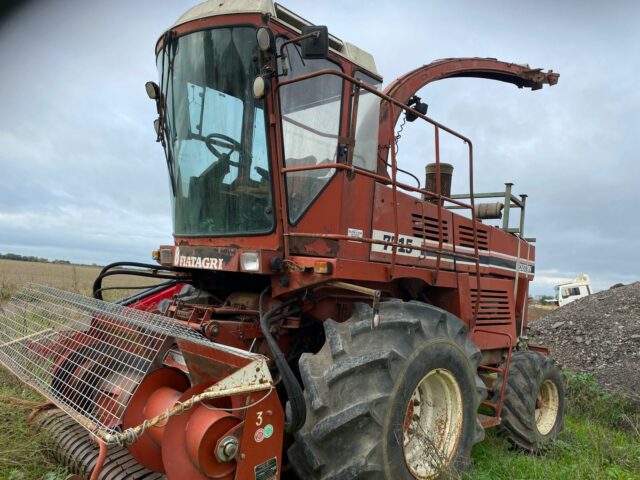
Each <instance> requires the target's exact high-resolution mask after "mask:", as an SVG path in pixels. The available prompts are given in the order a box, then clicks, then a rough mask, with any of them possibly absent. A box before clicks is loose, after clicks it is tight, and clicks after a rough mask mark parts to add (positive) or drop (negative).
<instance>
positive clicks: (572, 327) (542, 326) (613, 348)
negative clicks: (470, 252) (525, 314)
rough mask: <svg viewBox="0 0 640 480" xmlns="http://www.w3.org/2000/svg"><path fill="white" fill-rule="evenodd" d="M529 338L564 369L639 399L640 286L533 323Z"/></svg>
mask: <svg viewBox="0 0 640 480" xmlns="http://www.w3.org/2000/svg"><path fill="white" fill-rule="evenodd" d="M529 337H530V339H531V340H530V341H531V343H539V344H543V345H546V346H548V347H549V348H551V353H552V355H553V356H554V357H555V358H556V360H557V361H558V363H559V364H560V365H561V366H562V367H564V368H570V369H572V370H575V371H577V372H589V373H592V374H593V375H594V376H595V378H596V379H597V380H598V382H599V383H600V384H601V385H603V386H604V387H605V388H607V389H608V390H619V389H621V390H625V391H626V392H628V393H631V394H632V395H634V396H637V397H640V282H635V283H632V284H629V285H622V286H618V285H615V286H614V287H612V288H610V289H609V290H605V291H603V292H599V293H596V294H594V295H591V296H589V297H585V298H582V299H580V300H576V301H575V302H573V303H570V304H568V305H565V306H564V307H561V308H558V309H557V310H554V311H553V312H551V313H550V314H548V315H546V316H544V317H542V318H540V319H538V320H536V321H534V322H533V323H532V324H531V330H530V332H529Z"/></svg>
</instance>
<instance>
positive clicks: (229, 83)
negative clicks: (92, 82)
mask: <svg viewBox="0 0 640 480" xmlns="http://www.w3.org/2000/svg"><path fill="white" fill-rule="evenodd" d="M259 53H260V52H259V50H258V45H257V41H256V33H255V29H254V28H251V27H232V28H218V29H213V30H205V31H200V32H194V33H191V34H188V35H185V36H183V37H180V38H178V39H177V40H174V41H173V42H172V44H171V47H169V48H166V49H164V50H163V51H162V52H161V53H160V55H159V56H158V68H159V70H160V72H161V77H162V80H163V81H162V83H163V86H162V89H163V90H164V91H165V92H166V107H167V110H166V119H165V130H166V137H167V149H168V154H169V158H170V166H169V167H170V168H169V170H170V175H171V177H172V178H171V182H172V191H173V205H174V209H173V225H174V233H175V234H176V235H206V236H215V235H230V234H239V233H242V234H246V233H267V232H269V231H271V230H272V229H273V226H274V217H273V208H272V200H271V179H270V178H271V177H270V169H269V161H268V154H267V139H266V129H265V114H264V107H263V101H262V100H256V99H255V98H254V96H253V90H252V85H253V80H254V78H255V77H256V76H257V75H258V74H259V73H260V58H261V57H260V54H259ZM163 73H164V75H163Z"/></svg>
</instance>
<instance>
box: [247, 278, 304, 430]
mask: <svg viewBox="0 0 640 480" xmlns="http://www.w3.org/2000/svg"><path fill="white" fill-rule="evenodd" d="M270 290H271V287H267V288H265V289H264V290H263V291H262V293H260V300H259V302H258V309H259V313H260V329H261V330H262V334H263V335H264V338H265V340H266V341H267V345H269V349H270V350H271V353H272V354H273V360H274V362H275V364H276V367H277V368H278V370H279V372H280V376H281V378H282V384H283V385H284V388H285V390H286V392H287V397H289V404H290V405H291V416H290V417H289V416H288V415H287V417H288V418H286V419H285V424H284V428H285V431H286V432H288V433H293V432H296V431H298V430H300V429H301V428H302V426H303V425H304V422H305V420H306V419H307V406H306V404H305V402H304V394H303V392H302V387H301V386H300V383H299V382H298V379H297V378H296V376H295V374H294V373H293V371H292V370H291V367H290V366H289V364H288V363H287V360H286V359H285V357H284V355H283V353H282V350H280V347H279V346H278V343H277V342H276V341H275V339H274V338H273V335H271V332H270V331H269V327H270V323H271V317H272V316H273V315H274V314H275V313H276V312H279V311H281V310H282V309H284V308H286V307H288V306H291V305H293V304H294V303H296V302H298V298H292V299H290V300H287V301H285V302H283V303H281V304H280V305H277V306H275V307H273V308H271V309H270V310H268V311H267V312H266V313H265V312H264V309H263V306H262V300H263V298H264V295H265V293H267V292H269V291H270ZM288 315H289V314H287V315H284V314H281V315H278V316H276V317H274V319H273V320H274V321H275V320H278V319H281V318H285V317H286V316H288Z"/></svg>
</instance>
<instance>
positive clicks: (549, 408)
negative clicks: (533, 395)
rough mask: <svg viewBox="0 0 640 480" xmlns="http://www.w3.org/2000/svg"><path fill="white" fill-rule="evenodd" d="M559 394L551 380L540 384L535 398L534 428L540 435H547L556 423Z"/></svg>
mask: <svg viewBox="0 0 640 480" xmlns="http://www.w3.org/2000/svg"><path fill="white" fill-rule="evenodd" d="M559 407H560V395H559V394H558V387H557V386H556V384H555V383H553V382H552V381H551V380H545V381H544V382H543V383H542V385H540V390H539V391H538V398H537V399H536V414H535V415H536V428H537V429H538V432H540V434H541V435H547V434H548V433H549V432H550V431H551V430H552V429H553V426H554V425H555V424H556V419H557V418H558V408H559Z"/></svg>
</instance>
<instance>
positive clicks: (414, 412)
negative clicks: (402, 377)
mask: <svg viewBox="0 0 640 480" xmlns="http://www.w3.org/2000/svg"><path fill="white" fill-rule="evenodd" d="M462 406H463V404H462V393H461V391H460V385H459V384H458V381H457V380H456V378H455V376H454V375H453V373H451V372H450V371H449V370H447V369H444V368H438V369H435V370H432V371H430V372H429V373H427V374H426V375H425V376H424V377H423V378H422V380H420V382H419V383H418V385H417V386H416V388H415V390H414V391H413V394H412V395H411V398H410V399H409V403H408V404H407V408H406V411H405V417H404V422H403V450H404V459H405V462H406V464H407V467H408V468H409V471H410V472H411V474H412V475H413V476H414V477H415V478H417V479H420V480H423V479H431V478H434V477H435V476H436V475H438V474H439V473H440V472H441V471H442V469H443V468H444V467H446V466H447V465H449V464H450V463H451V459H452V457H453V455H454V453H455V451H456V447H457V445H458V441H459V440H460V436H461V431H462V423H463V422H462V421H463V410H462Z"/></svg>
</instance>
